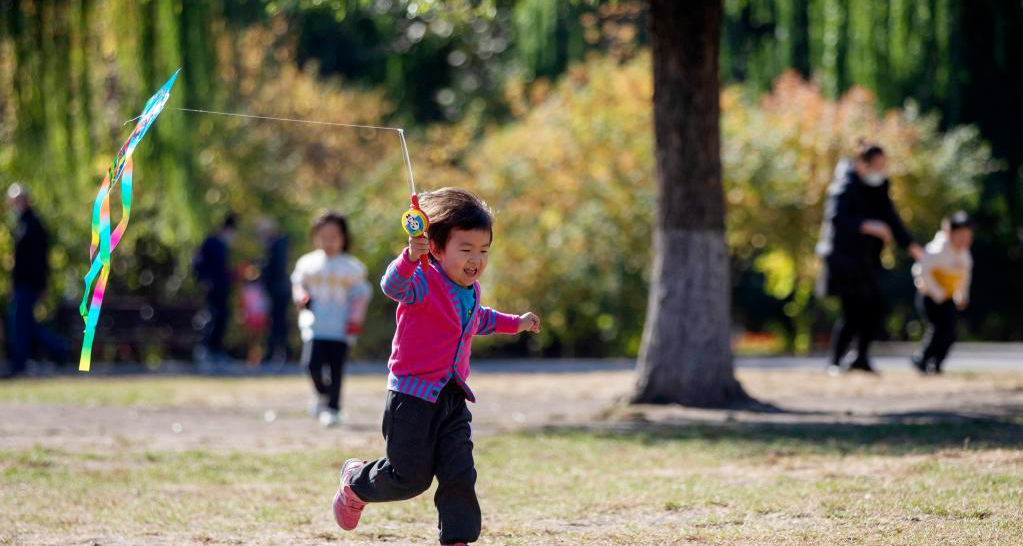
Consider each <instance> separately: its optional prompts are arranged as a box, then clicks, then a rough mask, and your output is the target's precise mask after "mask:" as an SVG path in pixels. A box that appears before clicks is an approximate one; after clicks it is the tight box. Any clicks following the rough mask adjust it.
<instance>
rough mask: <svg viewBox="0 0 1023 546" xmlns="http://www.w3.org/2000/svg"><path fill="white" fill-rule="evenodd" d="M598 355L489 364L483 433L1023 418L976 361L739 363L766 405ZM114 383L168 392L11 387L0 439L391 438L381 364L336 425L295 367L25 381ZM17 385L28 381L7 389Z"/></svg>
mask: <svg viewBox="0 0 1023 546" xmlns="http://www.w3.org/2000/svg"><path fill="white" fill-rule="evenodd" d="M740 362H741V361H740ZM882 362H884V361H883V360H882ZM952 364H955V363H954V362H953V363H950V368H953V369H954V367H953V366H952ZM596 365H597V364H587V363H585V362H582V363H579V362H577V363H567V364H566V365H565V366H564V367H563V368H560V369H559V371H558V372H556V373H552V372H550V371H545V370H544V369H542V367H539V366H537V364H536V363H530V362H526V363H520V364H517V366H519V368H518V369H517V370H516V372H515V373H509V372H506V371H502V365H500V364H491V365H484V366H480V367H478V368H477V369H476V372H475V373H474V375H473V377H472V380H471V384H472V385H473V388H474V390H475V391H476V393H477V395H478V399H479V400H480V402H479V403H478V404H475V405H473V406H472V410H473V414H474V432H475V433H476V434H492V433H496V432H502V431H513V430H535V429H541V428H550V427H555V428H560V427H582V428H597V429H601V428H611V429H614V428H616V427H618V426H619V425H621V424H623V423H625V424H629V423H659V424H664V425H670V426H686V425H692V424H703V425H717V424H733V423H749V424H778V425H786V424H788V425H793V424H814V425H829V424H850V423H851V424H877V423H899V422H922V421H930V422H945V421H962V420H977V419H983V420H1001V419H1010V418H1016V417H1019V416H1023V370H1019V369H1017V370H1011V369H1003V368H995V369H993V370H991V371H977V370H970V371H968V372H966V373H953V374H949V375H946V376H944V377H939V378H931V377H927V378H924V377H920V376H918V375H916V374H915V373H913V372H911V371H909V370H906V369H905V366H902V367H901V368H899V369H892V370H888V371H886V372H885V373H883V374H882V375H881V376H880V377H874V376H867V375H864V374H854V375H849V376H843V377H829V376H827V375H826V374H824V373H822V372H821V371H820V369H818V368H817V367H815V366H759V367H758V366H745V365H742V364H740V366H739V369H738V372H737V374H738V376H739V379H740V381H741V382H742V383H743V385H744V386H745V387H746V389H747V391H748V392H750V394H752V395H753V396H754V397H756V398H757V399H758V400H759V401H761V402H763V403H765V404H766V405H765V406H758V407H752V408H747V409H732V410H701V409H691V408H681V407H642V406H639V407H638V406H626V405H624V404H623V403H622V402H623V400H624V398H625V396H626V395H627V393H628V392H629V389H630V387H631V386H632V381H633V379H634V372H633V371H631V370H629V369H627V368H625V369H623V368H622V367H621V365H620V364H616V363H608V362H603V363H599V366H600V367H603V369H593V367H594V366H596ZM530 366H532V367H533V368H534V369H530ZM105 380H116V381H120V382H126V386H125V387H124V388H131V387H130V385H131V382H132V381H139V382H149V383H151V382H156V383H157V384H159V385H160V388H161V389H164V390H166V391H167V394H166V395H165V396H164V397H163V398H160V399H157V400H151V401H145V402H139V403H133V404H119V403H110V402H104V401H103V400H97V401H92V400H89V399H88V398H86V399H84V400H75V401H73V402H63V401H61V400H54V399H52V398H50V399H46V400H32V399H31V398H29V399H22V400H21V401H12V399H11V398H10V397H4V396H0V416H2V417H0V448H6V449H21V448H28V447H32V446H50V447H54V448H59V449H73V450H99V451H106V450H110V449H118V450H148V449H154V450H165V449H170V450H175V449H217V450H222V449H237V450H248V451H261V452H278V451H296V450H303V449H309V448H314V449H315V448H337V449H341V450H357V451H361V450H362V449H363V448H368V447H370V446H372V445H377V444H379V442H380V418H381V414H382V408H383V404H384V396H385V391H384V381H385V380H384V376H383V375H382V374H380V373H379V371H377V372H376V373H362V372H359V373H355V374H353V375H352V376H350V377H349V378H348V379H347V380H346V383H345V394H344V402H343V403H344V408H345V410H344V413H343V416H342V417H343V419H342V420H343V424H342V426H340V427H337V428H333V429H323V428H321V427H320V426H319V425H318V424H317V423H316V421H315V420H314V419H312V418H311V417H310V416H309V415H308V414H307V413H306V408H307V406H308V403H309V401H310V399H311V396H310V388H309V386H308V384H307V381H306V380H305V378H304V377H301V376H297V375H290V376H270V377H261V378H254V379H242V380H239V379H232V378H196V377H160V378H152V377H138V378H103V377H99V376H97V377H93V378H89V379H85V380H83V379H80V378H58V379H51V380H45V379H44V380H26V381H25V382H24V383H22V384H23V385H25V386H29V387H31V386H33V385H39V386H44V385H45V384H46V382H57V384H58V385H59V388H63V389H66V392H69V393H70V392H73V391H74V389H75V388H76V387H77V386H86V385H91V387H90V388H95V386H96V385H97V384H102V382H103V381H105ZM64 383H66V384H67V385H64ZM16 387H17V383H16V384H15V385H13V386H9V387H8V388H16ZM0 395H2V393H0ZM14 400H18V399H17V398H14Z"/></svg>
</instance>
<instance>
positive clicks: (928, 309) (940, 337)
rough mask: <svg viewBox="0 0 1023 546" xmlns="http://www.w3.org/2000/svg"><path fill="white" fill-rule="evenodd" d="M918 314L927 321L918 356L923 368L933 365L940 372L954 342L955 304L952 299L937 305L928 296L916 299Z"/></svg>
mask: <svg viewBox="0 0 1023 546" xmlns="http://www.w3.org/2000/svg"><path fill="white" fill-rule="evenodd" d="M918 304H919V306H920V314H921V315H923V316H924V318H925V319H926V320H927V331H926V332H924V339H923V346H924V348H923V353H922V354H921V355H920V358H921V360H922V363H923V365H924V366H927V365H929V364H934V367H935V369H936V370H938V371H941V364H942V362H944V361H945V357H946V356H948V350H949V349H951V348H952V344H953V343H955V340H956V320H957V318H958V317H957V314H958V312H957V310H956V304H955V302H954V301H952V298H948V299H946V300H945V301H943V302H941V303H938V302H936V301H934V300H932V299H931V298H930V297H928V296H920V297H919V299H918Z"/></svg>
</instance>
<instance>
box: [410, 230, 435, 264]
mask: <svg viewBox="0 0 1023 546" xmlns="http://www.w3.org/2000/svg"><path fill="white" fill-rule="evenodd" d="M429 252H430V240H429V239H427V238H426V236H425V235H420V236H419V237H409V238H408V257H409V259H411V260H412V261H413V262H418V261H419V258H422V257H423V256H425V255H426V254H428V253H429Z"/></svg>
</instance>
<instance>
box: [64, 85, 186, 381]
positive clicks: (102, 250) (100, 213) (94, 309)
mask: <svg viewBox="0 0 1023 546" xmlns="http://www.w3.org/2000/svg"><path fill="white" fill-rule="evenodd" d="M178 72H181V69H180V68H179V69H178V70H177V71H175V72H174V75H172V76H171V77H170V79H169V80H167V83H165V84H163V87H161V88H160V90H159V91H157V92H156V94H155V95H153V96H152V97H150V99H149V101H147V102H146V107H145V108H144V109H143V110H142V114H141V115H140V116H139V117H138V118H136V119H138V123H136V124H135V129H134V130H133V131H132V132H131V135H130V136H129V137H128V140H127V141H125V143H124V145H123V146H121V149H120V150H119V151H118V152H117V157H115V158H114V162H113V164H112V165H111V166H110V170H108V171H107V174H106V177H105V178H103V183H102V184H101V185H100V188H99V193H97V194H96V202H95V203H94V204H93V207H92V243H91V245H90V246H89V259H91V260H92V266H91V267H90V268H89V272H88V273H87V274H86V275H85V294H84V295H83V296H82V304H81V306H80V307H79V311H80V312H81V313H82V319H83V320H84V321H85V336H84V337H83V338H82V356H81V360H79V363H78V370H79V371H83V372H87V371H89V366H90V364H91V362H92V341H93V338H94V337H95V336H96V324H97V323H98V322H99V310H100V307H101V306H102V305H103V293H104V292H105V291H106V287H107V277H108V276H109V275H110V251H111V250H113V249H114V248H115V247H117V243H119V242H120V241H121V237H122V236H123V235H124V229H125V228H126V227H127V226H128V218H129V217H130V216H131V192H132V184H131V182H132V181H131V175H132V160H131V155H132V153H133V152H134V151H135V147H136V146H138V144H139V142H140V141H141V140H142V137H143V136H145V134H146V131H148V130H149V126H150V125H152V124H153V122H154V121H156V117H157V116H159V115H160V112H162V111H163V107H164V105H166V104H167V99H169V98H170V91H171V87H173V86H174V80H176V79H177V77H178ZM118 183H120V185H121V221H120V222H118V223H117V227H116V228H114V232H113V233H111V232H110V193H111V192H112V191H113V189H114V186H116V185H117V184H118ZM93 283H95V286H93ZM90 290H91V292H92V303H91V304H89V303H88V302H89V292H90Z"/></svg>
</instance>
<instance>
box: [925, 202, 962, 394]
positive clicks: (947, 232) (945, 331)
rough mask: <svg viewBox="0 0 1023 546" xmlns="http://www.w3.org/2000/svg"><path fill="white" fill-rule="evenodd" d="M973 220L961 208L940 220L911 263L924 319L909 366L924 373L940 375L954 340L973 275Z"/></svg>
mask: <svg viewBox="0 0 1023 546" xmlns="http://www.w3.org/2000/svg"><path fill="white" fill-rule="evenodd" d="M971 244H973V223H972V221H971V220H970V217H969V216H968V215H967V214H966V213H965V212H962V211H959V212H957V213H955V214H953V215H951V216H948V217H946V218H945V219H944V220H942V221H941V231H939V232H938V233H937V234H935V235H934V239H933V240H932V241H931V242H930V243H927V248H926V249H925V251H924V256H923V259H922V260H920V262H919V263H917V264H916V265H915V266H913V277H914V280H915V282H916V287H917V290H918V291H919V295H918V299H917V305H918V308H919V309H920V315H921V316H923V317H924V319H925V320H926V321H927V332H926V333H925V334H924V339H923V347H922V348H921V351H920V352H919V353H918V354H916V355H915V356H914V357H913V366H915V367H916V369H918V370H920V372H921V373H924V374H940V373H941V365H942V363H943V362H944V361H945V357H946V356H947V355H948V351H949V349H951V348H952V344H953V343H955V340H956V322H957V320H958V316H957V314H958V312H959V311H962V310H963V309H966V305H967V302H968V301H969V298H970V277H971V276H972V274H973V257H972V256H971V255H970V245H971Z"/></svg>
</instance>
